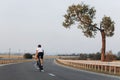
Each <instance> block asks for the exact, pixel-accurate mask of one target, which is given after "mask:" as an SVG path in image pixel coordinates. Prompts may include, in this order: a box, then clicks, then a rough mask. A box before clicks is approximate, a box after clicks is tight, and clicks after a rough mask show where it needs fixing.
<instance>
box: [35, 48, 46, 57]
mask: <svg viewBox="0 0 120 80" xmlns="http://www.w3.org/2000/svg"><path fill="white" fill-rule="evenodd" d="M36 50H37V51H38V55H37V57H38V58H41V59H43V55H44V50H43V49H42V48H37V49H36Z"/></svg>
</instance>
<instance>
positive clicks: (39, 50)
mask: <svg viewBox="0 0 120 80" xmlns="http://www.w3.org/2000/svg"><path fill="white" fill-rule="evenodd" d="M43 56H44V50H43V49H42V47H41V45H40V44H39V45H38V47H37V49H36V54H35V57H36V60H37V65H38V66H39V63H38V60H39V59H40V63H41V67H42V68H43ZM41 71H44V70H43V69H42V70H41Z"/></svg>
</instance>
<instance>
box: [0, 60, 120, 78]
mask: <svg viewBox="0 0 120 80" xmlns="http://www.w3.org/2000/svg"><path fill="white" fill-rule="evenodd" d="M34 64H35V62H25V63H19V64H11V65H5V66H0V80H120V77H115V76H108V75H101V74H95V73H91V72H87V71H80V70H74V69H70V68H65V67H62V66H59V65H57V64H55V63H54V61H53V59H46V60H45V64H44V70H45V72H39V70H37V69H36V68H35V67H34Z"/></svg>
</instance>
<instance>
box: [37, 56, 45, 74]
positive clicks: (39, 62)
mask: <svg viewBox="0 0 120 80" xmlns="http://www.w3.org/2000/svg"><path fill="white" fill-rule="evenodd" d="M37 65H38V67H39V70H40V71H41V72H44V70H43V65H41V61H40V57H39V58H38V61H37Z"/></svg>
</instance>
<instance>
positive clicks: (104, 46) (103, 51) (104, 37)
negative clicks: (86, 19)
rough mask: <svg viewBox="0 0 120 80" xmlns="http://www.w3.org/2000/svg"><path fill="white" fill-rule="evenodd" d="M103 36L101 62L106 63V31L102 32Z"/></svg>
mask: <svg viewBox="0 0 120 80" xmlns="http://www.w3.org/2000/svg"><path fill="white" fill-rule="evenodd" d="M101 36H102V50H101V61H105V50H106V36H105V32H104V30H101Z"/></svg>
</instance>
